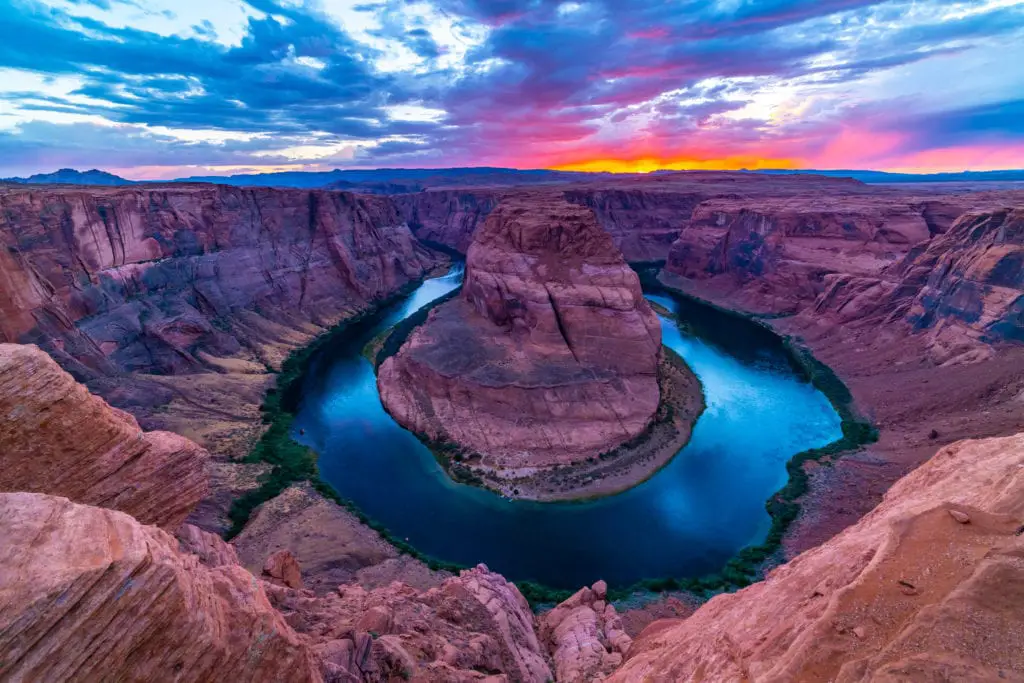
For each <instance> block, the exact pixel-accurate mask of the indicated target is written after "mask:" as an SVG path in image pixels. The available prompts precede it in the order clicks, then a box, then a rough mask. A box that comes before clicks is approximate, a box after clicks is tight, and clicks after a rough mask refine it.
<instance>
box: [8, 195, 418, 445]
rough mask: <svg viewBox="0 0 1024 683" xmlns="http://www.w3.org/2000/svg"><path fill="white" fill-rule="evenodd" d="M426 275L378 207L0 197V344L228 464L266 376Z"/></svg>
mask: <svg viewBox="0 0 1024 683" xmlns="http://www.w3.org/2000/svg"><path fill="white" fill-rule="evenodd" d="M435 263H436V257H435V256H433V255H431V254H430V253H428V252H427V251H426V250H425V249H424V248H423V247H422V246H421V245H419V243H418V242H417V241H416V240H415V239H414V238H413V237H412V235H411V233H410V232H409V229H408V227H407V226H406V225H405V223H404V221H403V220H402V218H401V217H400V216H399V215H398V212H397V210H396V208H395V206H394V205H393V204H392V203H391V202H390V201H389V200H387V199H385V198H378V197H361V196H356V195H351V194H347V193H343V192H325V191H303V190H278V189H270V188H233V187H225V186H213V185H173V186H168V187H158V186H147V187H145V188H140V187H129V188H83V189H74V190H69V189H67V188H46V189H39V188H35V187H28V188H4V189H0V342H20V343H35V344H38V345H39V346H40V347H41V348H43V349H44V350H45V351H47V352H48V353H50V354H51V355H52V356H53V357H54V358H56V359H57V360H58V361H59V362H60V363H61V365H62V366H63V367H64V368H65V369H67V370H69V371H70V372H72V374H74V375H75V377H76V378H77V379H80V380H83V381H86V382H88V383H89V386H90V388H92V389H94V390H95V391H97V392H98V393H100V394H101V395H103V396H104V397H105V398H107V399H108V400H110V401H111V402H112V403H114V404H115V405H117V406H118V407H123V408H125V409H129V410H131V411H132V413H133V414H135V415H136V417H137V418H139V419H140V420H141V421H143V423H144V424H145V425H146V426H147V427H150V428H163V429H173V430H174V431H178V432H182V433H187V434H188V435H190V436H195V437H196V438H199V439H201V440H202V442H203V444H204V445H208V446H210V447H211V448H214V449H215V450H217V451H218V452H227V453H232V454H234V453H235V452H236V451H237V450H240V449H241V448H244V446H241V445H239V446H236V445H235V443H234V442H235V441H244V440H245V437H246V436H248V434H246V435H244V436H242V437H239V435H238V432H239V431H240V430H242V428H243V427H246V426H248V425H250V424H252V423H253V422H254V421H255V420H257V419H258V415H257V414H256V411H255V410H254V407H255V406H257V405H258V404H259V402H260V397H261V395H262V393H263V391H264V390H265V389H266V387H267V384H268V375H267V374H266V373H267V368H268V367H277V366H278V365H279V364H280V362H281V361H282V360H283V359H284V358H285V357H286V356H287V354H288V353H289V352H290V351H291V350H293V349H295V348H296V347H298V346H301V345H303V344H306V343H308V342H309V341H310V340H311V339H312V338H313V337H314V336H315V335H317V334H319V333H321V332H323V331H324V330H325V329H327V328H329V327H330V326H332V325H334V324H335V323H337V322H339V321H340V320H342V319H344V318H346V317H348V316H350V315H352V314H353V313H356V312H359V311H362V310H365V309H366V308H367V307H368V306H369V305H370V304H371V303H372V302H374V301H377V300H379V299H381V298H383V297H386V296H388V295H390V294H393V293H395V292H396V291H398V290H399V289H401V288H402V287H403V286H405V285H407V284H409V283H410V282H413V281H415V280H418V279H419V278H421V277H422V276H423V275H424V272H425V271H426V269H429V268H431V267H433V265H434V264H435ZM125 373H131V374H125ZM196 373H203V374H205V375H207V376H208V377H211V378H213V379H212V380H210V379H203V374H199V375H197V374H196ZM183 377H185V378H184V379H183Z"/></svg>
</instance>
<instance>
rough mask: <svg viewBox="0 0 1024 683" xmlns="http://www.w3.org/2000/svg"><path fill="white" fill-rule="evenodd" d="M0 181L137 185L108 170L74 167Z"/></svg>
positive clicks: (47, 183)
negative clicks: (87, 169) (85, 169)
mask: <svg viewBox="0 0 1024 683" xmlns="http://www.w3.org/2000/svg"><path fill="white" fill-rule="evenodd" d="M0 182H5V183H18V184H19V185H104V186H113V185H135V184H136V183H135V181H134V180H125V179H124V178H122V177H120V176H116V175H114V174H113V173H107V172H106V171H100V170H97V169H95V168H94V169H92V170H91V171H76V170H75V169H73V168H62V169H60V170H59V171H54V172H53V173H37V174H35V175H32V176H29V177H28V178H4V179H3V180H0Z"/></svg>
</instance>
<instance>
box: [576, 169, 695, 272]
mask: <svg viewBox="0 0 1024 683" xmlns="http://www.w3.org/2000/svg"><path fill="white" fill-rule="evenodd" d="M694 190H695V191H691V192H685V191H665V190H659V189H657V188H629V187H623V188H608V189H593V190H591V189H586V188H580V189H573V190H567V191H566V192H565V198H566V199H567V200H568V201H570V202H572V203H574V204H579V205H581V206H586V207H587V208H589V209H591V210H593V212H594V213H595V214H596V215H597V220H598V222H600V224H601V227H602V228H604V229H605V230H606V231H607V232H608V234H610V235H611V236H612V240H613V241H614V242H615V246H616V247H618V248H619V250H620V251H621V252H622V255H623V256H624V257H625V258H626V260H627V261H629V262H630V263H634V262H644V261H664V260H665V257H666V255H667V254H668V250H669V249H670V248H671V246H672V243H673V242H675V241H676V239H677V238H678V237H679V233H680V232H681V231H682V229H683V228H684V227H686V225H687V224H688V222H689V219H690V216H691V215H692V214H693V211H694V209H695V208H696V207H697V205H698V204H700V202H701V201H703V200H704V199H705V198H706V196H705V195H704V194H702V193H700V192H698V191H696V188H694Z"/></svg>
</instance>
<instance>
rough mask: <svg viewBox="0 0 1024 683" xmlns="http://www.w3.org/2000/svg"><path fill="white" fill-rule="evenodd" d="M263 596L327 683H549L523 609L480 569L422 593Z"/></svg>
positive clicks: (353, 588) (349, 590)
mask: <svg viewBox="0 0 1024 683" xmlns="http://www.w3.org/2000/svg"><path fill="white" fill-rule="evenodd" d="M267 590H268V592H269V595H270V598H271V600H272V602H273V603H274V604H275V605H276V606H277V607H278V608H279V609H280V610H281V611H282V612H283V613H284V614H285V615H286V617H287V619H288V621H289V623H291V624H293V625H294V627H295V629H296V630H297V631H299V633H300V634H303V636H304V637H306V638H307V639H308V640H309V642H310V643H312V646H313V649H314V651H315V652H316V653H317V655H318V657H319V658H320V659H321V661H322V666H323V672H324V677H325V678H326V679H327V680H331V681H390V680H398V679H405V680H414V681H436V682H437V683H441V682H444V683H449V682H451V683H462V682H466V683H468V682H469V681H485V680H486V681H495V682H496V681H500V680H508V681H523V682H524V683H543V682H546V681H550V680H552V676H551V670H550V668H549V667H548V665H547V663H546V661H545V656H544V652H543V650H542V649H541V646H540V643H539V641H538V639H537V636H536V633H535V630H534V621H533V614H532V612H531V611H530V608H529V605H527V603H526V600H525V599H524V598H523V596H522V595H521V594H520V593H519V591H518V589H516V587H515V586H514V585H512V584H510V583H507V582H506V581H505V579H503V578H502V577H501V576H499V575H497V574H494V573H492V572H490V571H488V570H487V568H486V567H484V566H483V565H481V566H479V567H476V568H475V569H470V570H466V571H463V572H462V573H461V574H460V575H459V576H458V577H453V578H450V579H448V580H447V581H445V582H444V583H443V584H441V585H440V586H438V587H437V588H433V589H431V590H428V591H425V592H420V591H417V590H416V589H414V588H410V587H409V586H405V585H403V584H400V583H397V582H396V583H393V584H391V585H390V586H387V587H384V588H378V589H375V590H372V591H367V590H365V589H364V588H362V587H361V586H358V585H355V584H347V585H343V586H341V587H339V588H338V591H337V592H336V593H334V594H331V595H326V596H321V597H312V596H311V595H309V594H304V593H303V592H301V591H294V590H290V589H288V588H285V587H280V586H270V587H268V589H267Z"/></svg>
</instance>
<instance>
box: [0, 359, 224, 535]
mask: <svg viewBox="0 0 1024 683" xmlns="http://www.w3.org/2000/svg"><path fill="white" fill-rule="evenodd" d="M207 457H208V456H207V453H206V451H204V450H203V449H201V448H199V447H198V446H196V445H195V444H194V443H192V442H191V441H189V440H188V439H185V438H183V437H181V436H178V435H177V434H171V433H168V432H143V431H142V430H141V429H140V428H139V425H138V423H137V422H136V421H135V418H133V417H132V416H131V415H129V414H127V413H125V412H122V411H120V410H117V409H114V408H111V407H110V406H108V405H107V404H106V403H105V402H104V401H103V400H102V399H101V398H99V397H97V396H93V395H91V394H90V393H89V391H88V390H87V389H86V388H85V387H83V386H82V385H80V384H78V383H77V382H75V380H74V379H73V378H72V377H71V376H70V375H69V374H67V373H66V372H64V371H63V370H61V369H60V367H58V366H57V364H56V363H55V362H54V361H53V359H51V358H50V357H49V356H47V355H46V354H45V353H43V352H42V351H40V350H39V349H38V348H36V347H34V346H21V345H17V344H0V491H37V492H44V493H50V494H54V495H59V496H66V497H67V498H70V499H71V500H74V501H76V502H79V503H87V504H89V505H99V506H102V507H109V508H115V509H117V510H122V511H124V512H127V513H129V514H131V515H133V516H134V517H135V518H137V519H138V520H140V521H141V522H143V523H144V524H156V525H159V526H163V527H166V528H169V529H174V528H175V527H177V526H178V525H179V524H181V522H182V521H184V519H185V517H187V516H188V514H189V513H190V512H191V511H192V508H193V507H195V505H196V503H197V502H199V500H201V499H202V498H203V496H205V495H206V492H207V488H208V480H209V475H208V473H207V470H206V461H207Z"/></svg>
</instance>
